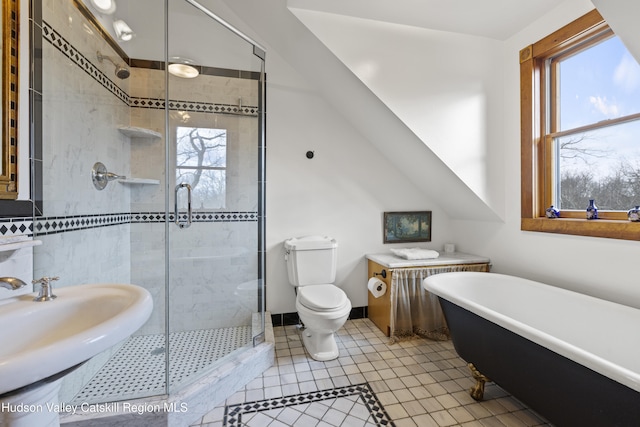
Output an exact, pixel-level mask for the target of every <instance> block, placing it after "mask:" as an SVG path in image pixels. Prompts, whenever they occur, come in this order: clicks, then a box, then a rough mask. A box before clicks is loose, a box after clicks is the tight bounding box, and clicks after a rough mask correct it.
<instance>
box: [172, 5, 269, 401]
mask: <svg viewBox="0 0 640 427" xmlns="http://www.w3.org/2000/svg"><path fill="white" fill-rule="evenodd" d="M169 1H170V0H165V2H164V3H165V14H164V15H165V22H164V28H165V31H164V37H165V40H164V49H165V51H164V62H165V64H166V65H168V64H169V58H170V53H169V26H170V22H169V21H170V19H169V18H170V16H169V15H170V11H169ZM184 1H185V2H186V3H188V4H190V5H191V6H193V7H195V8H196V9H198V10H199V11H200V12H202V13H203V14H205V15H206V16H208V17H209V18H211V19H213V20H214V21H215V22H217V23H218V24H220V25H222V26H223V27H224V28H226V29H227V30H229V31H231V32H232V33H233V34H235V35H236V36H238V37H240V38H241V39H242V40H244V41H245V42H247V43H248V44H250V45H251V46H252V53H253V55H254V56H256V57H257V58H259V59H260V72H259V79H258V80H257V83H258V113H257V118H258V141H257V147H256V148H257V150H258V167H257V169H258V170H257V172H258V179H257V184H258V189H257V199H258V203H257V233H258V235H257V248H256V250H257V253H256V255H257V272H256V273H257V277H256V281H257V284H258V286H257V293H258V295H257V310H258V313H259V315H260V323H261V328H260V332H259V333H257V334H255V335H253V334H252V336H251V342H250V344H251V345H252V346H253V347H255V346H257V345H259V344H260V343H262V342H264V336H265V325H266V300H265V298H266V292H265V278H266V270H265V269H266V260H265V257H266V243H265V242H266V238H265V233H266V232H265V230H266V227H265V221H266V197H265V190H266V80H265V77H266V72H265V62H266V50H265V49H264V48H263V47H262V46H261V45H260V44H259V43H257V42H256V41H254V40H253V39H252V38H250V37H249V36H247V35H246V34H244V33H243V32H241V31H240V30H238V29H237V28H235V27H234V26H233V25H231V24H229V23H228V22H227V21H225V20H224V19H222V18H221V17H219V16H218V15H216V14H214V13H213V12H211V11H210V10H209V9H207V8H206V7H204V6H202V5H201V4H200V3H199V2H197V1H196V0H184ZM164 76H165V81H164V85H165V106H166V107H165V111H164V114H165V147H164V149H165V184H166V185H165V218H166V221H165V280H166V285H165V293H164V294H165V315H166V320H165V384H166V386H165V391H166V393H167V394H171V393H172V392H175V391H176V390H180V389H181V388H182V387H183V386H187V385H188V384H190V383H192V382H193V380H197V378H201V377H202V376H203V375H206V373H207V372H208V371H209V370H210V369H209V368H211V367H213V366H216V365H217V362H218V360H217V361H215V362H213V363H212V364H211V365H210V366H209V367H208V368H207V369H204V370H203V371H202V372H198V375H195V376H194V379H193V380H189V381H188V382H187V383H186V384H179V385H178V387H177V388H176V389H175V390H173V389H172V387H174V386H172V385H171V382H170V376H171V370H170V361H171V352H170V346H169V337H170V334H171V321H170V313H171V310H170V307H171V297H170V285H171V278H172V272H171V260H172V253H171V227H178V228H188V227H189V226H188V225H186V226H184V225H180V224H179V221H178V217H177V214H178V207H177V200H176V199H177V189H178V187H177V186H178V185H179V184H178V183H177V182H175V183H174V178H175V171H176V167H177V166H176V163H175V160H176V159H175V157H174V156H173V155H172V144H174V143H175V142H176V141H175V137H174V136H173V135H172V131H173V129H172V128H173V126H172V124H171V120H170V108H169V106H170V103H171V101H170V90H169V87H170V86H169V77H170V76H169V72H168V71H167V68H166V66H165V73H164ZM172 177H173V178H172ZM174 187H175V188H174ZM190 191H191V190H190V189H189V192H190ZM172 196H173V197H174V200H173V201H172ZM174 216H175V218H174ZM174 232H175V231H174ZM243 347H244V346H243ZM223 359H224V358H223Z"/></svg>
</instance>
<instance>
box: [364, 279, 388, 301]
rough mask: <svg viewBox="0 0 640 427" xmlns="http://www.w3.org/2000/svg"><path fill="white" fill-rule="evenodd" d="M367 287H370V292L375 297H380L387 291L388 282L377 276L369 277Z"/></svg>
mask: <svg viewBox="0 0 640 427" xmlns="http://www.w3.org/2000/svg"><path fill="white" fill-rule="evenodd" d="M367 288H369V292H371V295H373V296H374V298H380V297H381V296H382V295H384V294H385V293H386V292H387V284H386V283H384V282H383V281H382V280H380V279H376V278H375V277H372V278H371V279H369V282H367Z"/></svg>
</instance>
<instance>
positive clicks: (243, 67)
mask: <svg viewBox="0 0 640 427" xmlns="http://www.w3.org/2000/svg"><path fill="white" fill-rule="evenodd" d="M32 3H33V7H34V8H36V9H37V8H40V7H41V8H42V10H41V11H40V10H34V11H33V13H32V16H34V17H40V16H42V20H41V21H38V22H35V26H36V27H37V28H38V29H37V30H36V31H35V32H34V34H36V35H38V34H40V33H41V34H42V39H41V40H39V39H34V41H33V46H32V49H33V50H34V51H37V50H39V49H41V50H42V61H41V64H40V63H38V62H37V61H36V63H34V64H33V67H34V72H33V73H32V75H33V77H32V82H31V89H32V91H31V92H32V93H31V96H32V121H33V123H34V127H35V128H36V130H37V132H36V134H39V133H41V134H42V142H41V146H42V150H41V153H40V152H38V151H39V150H36V152H35V153H34V156H33V157H34V159H35V160H34V165H33V167H35V168H41V169H42V176H43V180H42V193H43V203H42V206H43V211H42V212H39V213H38V214H37V215H36V216H35V217H34V235H35V238H37V239H40V240H42V241H43V244H42V245H41V246H38V247H36V248H35V249H34V277H36V278H38V277H41V276H59V277H60V280H59V281H58V282H56V283H55V284H54V287H55V286H58V287H61V286H74V285H80V284H85V283H133V284H136V285H140V286H142V287H144V288H146V289H148V290H149V291H150V293H151V294H152V297H153V302H154V309H153V313H152V314H151V318H150V319H149V321H148V322H147V323H146V324H145V325H144V326H143V327H142V328H140V330H138V331H137V332H136V333H135V334H134V335H133V336H132V337H130V338H129V339H127V340H125V341H123V342H121V343H119V344H117V345H116V346H114V347H113V348H111V349H109V350H107V351H105V352H104V353H102V354H100V355H98V356H96V357H95V358H93V359H91V360H90V361H89V362H87V363H85V364H84V365H83V366H82V367H80V368H79V369H77V370H76V371H75V372H73V373H71V374H70V375H68V376H67V377H66V378H65V380H64V382H63V385H62V390H61V394H60V401H61V402H71V403H75V404H83V403H102V402H112V401H120V400H127V399H137V398H143V397H148V396H156V395H164V394H170V393H172V392H174V391H177V390H179V389H180V388H181V387H183V386H184V385H186V384H189V383H192V382H193V381H194V380H196V379H200V378H202V377H203V376H204V375H207V373H209V372H211V371H212V370H214V369H216V368H219V367H220V366H221V365H222V364H223V363H224V361H226V360H229V359H230V358H232V357H234V356H237V355H238V354H240V353H241V352H242V351H244V350H246V349H247V347H250V346H253V345H255V344H256V343H258V342H260V341H261V339H262V337H263V336H264V292H263V281H262V278H263V277H264V271H263V269H264V262H263V257H264V246H263V245H264V238H263V233H264V224H263V221H264V178H263V177H264V167H263V164H264V140H263V135H264V132H263V129H264V120H263V117H264V63H263V60H261V59H260V58H259V57H258V56H256V55H254V50H255V49H254V46H253V45H252V44H250V43H248V42H247V41H246V40H245V39H244V38H242V37H239V36H238V35H237V34H234V33H233V32H232V31H230V30H229V29H228V28H227V27H226V26H225V25H222V24H220V23H218V22H217V21H216V20H215V19H214V18H212V16H211V14H210V13H205V12H203V11H202V10H201V9H199V8H198V7H195V6H194V5H193V4H192V3H195V1H193V0H171V1H165V2H159V1H158V0H136V1H121V2H118V7H117V10H118V15H117V17H115V16H113V15H108V14H105V13H100V12H99V11H97V10H96V9H95V4H94V2H91V1H89V0H43V1H42V2H32ZM40 12H41V13H40ZM116 19H118V20H123V21H125V22H126V23H127V25H128V26H129V27H130V28H131V30H132V31H133V32H134V35H133V37H131V38H130V39H127V34H124V37H123V34H122V33H118V32H117V31H116V28H120V30H121V27H117V26H115V27H114V25H113V24H114V22H113V21H114V20H116ZM258 52H261V50H260V49H258ZM174 63H176V64H182V65H185V64H186V63H190V64H192V65H194V66H195V69H196V70H197V72H198V75H197V76H196V77H192V78H184V77H178V76H175V75H173V74H169V73H168V72H167V65H169V64H174ZM36 145H37V146H39V145H38V144H36ZM97 162H101V163H102V164H104V166H105V167H106V168H107V170H108V171H109V172H113V173H114V174H116V175H119V177H118V178H117V179H114V180H112V181H109V182H107V183H106V185H103V186H102V187H103V188H97V187H96V186H94V183H93V182H92V172H91V170H92V167H93V166H94V165H95V164H96V163H97ZM114 177H115V175H114ZM125 177H126V178H125Z"/></svg>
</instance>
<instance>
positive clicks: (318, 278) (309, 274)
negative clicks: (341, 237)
mask: <svg viewBox="0 0 640 427" xmlns="http://www.w3.org/2000/svg"><path fill="white" fill-rule="evenodd" d="M284 248H285V261H286V263H287V274H288V276H289V283H290V284H291V285H292V286H306V285H322V284H327V283H333V282H334V281H335V279H336V266H337V262H338V242H336V240H335V239H332V238H331V237H327V236H304V237H294V238H292V239H288V240H285V242H284Z"/></svg>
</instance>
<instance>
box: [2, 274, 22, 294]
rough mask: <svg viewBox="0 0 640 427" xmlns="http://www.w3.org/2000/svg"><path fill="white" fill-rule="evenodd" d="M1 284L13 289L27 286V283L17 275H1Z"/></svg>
mask: <svg viewBox="0 0 640 427" xmlns="http://www.w3.org/2000/svg"><path fill="white" fill-rule="evenodd" d="M0 286H2V287H3V288H6V289H9V290H11V291H15V290H16V289H20V288H21V287H23V286H27V284H26V283H24V282H23V281H22V280H20V279H18V278H17V277H0Z"/></svg>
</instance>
